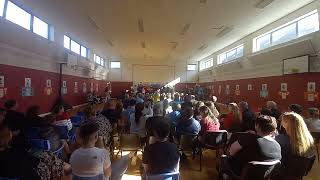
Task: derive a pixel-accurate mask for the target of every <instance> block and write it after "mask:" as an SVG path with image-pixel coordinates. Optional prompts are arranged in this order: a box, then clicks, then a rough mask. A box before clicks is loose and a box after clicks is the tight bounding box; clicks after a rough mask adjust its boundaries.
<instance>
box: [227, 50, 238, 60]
mask: <svg viewBox="0 0 320 180" xmlns="http://www.w3.org/2000/svg"><path fill="white" fill-rule="evenodd" d="M236 54H237V49H234V50H232V51H229V52H227V59H228V60H231V59H234V58H235V57H236Z"/></svg>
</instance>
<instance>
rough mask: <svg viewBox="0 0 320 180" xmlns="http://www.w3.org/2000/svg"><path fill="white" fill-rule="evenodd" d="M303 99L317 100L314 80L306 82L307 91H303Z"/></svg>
mask: <svg viewBox="0 0 320 180" xmlns="http://www.w3.org/2000/svg"><path fill="white" fill-rule="evenodd" d="M304 99H305V100H306V101H310V102H313V101H318V100H319V95H318V92H317V91H316V83H315V82H308V84H307V92H305V93H304Z"/></svg>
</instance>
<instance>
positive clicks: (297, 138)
mask: <svg viewBox="0 0 320 180" xmlns="http://www.w3.org/2000/svg"><path fill="white" fill-rule="evenodd" d="M282 121H284V122H285V123H287V127H286V131H287V134H288V136H289V138H290V144H291V149H292V152H293V154H294V155H299V156H308V155H309V154H311V153H312V151H313V150H314V141H313V137H312V136H311V134H310V132H309V130H308V128H307V125H306V124H305V122H304V120H303V117H302V116H301V115H299V114H297V113H295V112H286V113H284V114H283V115H282Z"/></svg>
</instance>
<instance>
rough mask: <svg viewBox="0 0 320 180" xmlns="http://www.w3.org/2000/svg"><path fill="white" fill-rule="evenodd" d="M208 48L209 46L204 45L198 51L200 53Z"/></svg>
mask: <svg viewBox="0 0 320 180" xmlns="http://www.w3.org/2000/svg"><path fill="white" fill-rule="evenodd" d="M207 47H208V45H207V44H203V45H202V46H200V47H199V48H198V50H199V51H202V50H204V49H206V48H207Z"/></svg>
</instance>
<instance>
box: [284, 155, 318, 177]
mask: <svg viewBox="0 0 320 180" xmlns="http://www.w3.org/2000/svg"><path fill="white" fill-rule="evenodd" d="M315 159H316V156H315V155H313V156H311V157H301V156H292V157H290V158H289V159H288V162H287V167H285V169H286V172H284V174H285V175H288V176H293V177H303V176H306V175H308V173H309V171H310V170H311V168H312V166H313V164H314V161H315Z"/></svg>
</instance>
